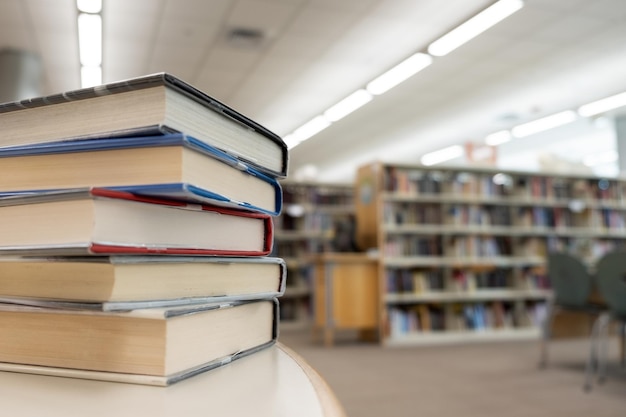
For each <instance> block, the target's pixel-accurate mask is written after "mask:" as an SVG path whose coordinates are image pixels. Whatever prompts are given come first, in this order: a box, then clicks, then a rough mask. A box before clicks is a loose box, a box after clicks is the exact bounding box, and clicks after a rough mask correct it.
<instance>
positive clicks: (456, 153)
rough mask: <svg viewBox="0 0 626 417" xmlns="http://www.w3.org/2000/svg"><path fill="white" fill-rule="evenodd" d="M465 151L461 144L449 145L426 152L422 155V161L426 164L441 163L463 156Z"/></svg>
mask: <svg viewBox="0 0 626 417" xmlns="http://www.w3.org/2000/svg"><path fill="white" fill-rule="evenodd" d="M464 152H465V151H464V149H463V147H462V146H461V145H454V146H449V147H447V148H443V149H440V150H438V151H434V152H430V153H427V154H425V155H424V156H422V158H421V159H420V161H421V162H422V164H423V165H426V166H430V165H435V164H440V163H442V162H446V161H449V160H451V159H454V158H458V157H460V156H463V153H464Z"/></svg>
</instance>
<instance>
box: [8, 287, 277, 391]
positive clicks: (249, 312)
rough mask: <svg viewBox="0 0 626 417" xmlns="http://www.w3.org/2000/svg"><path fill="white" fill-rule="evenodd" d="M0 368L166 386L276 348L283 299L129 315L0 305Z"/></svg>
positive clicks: (147, 311) (178, 308) (139, 312)
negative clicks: (0, 339) (273, 347)
mask: <svg viewBox="0 0 626 417" xmlns="http://www.w3.org/2000/svg"><path fill="white" fill-rule="evenodd" d="M0 333H1V334H2V343H0V363H1V364H0V370H5V371H15V372H26V373H36V374H44V375H57V376H67V377H75V378H85V379H98V380H106V381H118V382H128V383H137V384H149V385H161V386H167V385H170V384H172V383H175V382H178V381H181V380H183V379H186V378H189V377H190V376H193V375H197V374H199V373H201V372H205V371H208V370H210V369H213V368H216V367H218V366H221V365H224V364H226V363H229V362H231V361H232V360H235V359H238V358H240V357H242V356H246V355H249V354H251V353H253V352H256V351H258V350H260V349H263V348H265V347H267V346H270V345H272V344H273V343H275V341H276V338H277V336H278V301H277V300H275V299H274V300H258V301H248V302H232V303H220V304H205V305H195V306H187V307H176V308H165V309H140V310H132V311H128V312H94V311H88V310H70V309H54V308H39V307H32V306H22V305H14V304H0Z"/></svg>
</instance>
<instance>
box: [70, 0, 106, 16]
mask: <svg viewBox="0 0 626 417" xmlns="http://www.w3.org/2000/svg"><path fill="white" fill-rule="evenodd" d="M76 7H77V8H78V10H79V11H81V12H83V13H100V12H101V11H102V0H76Z"/></svg>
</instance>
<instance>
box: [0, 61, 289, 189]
mask: <svg viewBox="0 0 626 417" xmlns="http://www.w3.org/2000/svg"><path fill="white" fill-rule="evenodd" d="M0 126H2V137H1V138H0V146H11V145H24V144H32V143H40V142H51V141H58V140H71V139H73V138H78V137H85V136H90V137H94V138H105V137H118V136H130V135H141V136H145V135H146V134H155V133H173V132H179V133H186V134H189V135H191V136H193V137H195V138H197V139H199V140H201V141H203V142H206V143H207V144H209V145H211V146H215V147H216V148H219V149H221V150H223V151H225V152H227V153H229V154H231V155H233V156H234V157H237V158H238V159H240V160H242V161H245V162H247V163H250V164H253V165H255V166H256V167H257V168H259V169H261V170H263V171H264V172H266V173H269V174H271V175H274V176H279V177H285V176H286V175H287V162H288V151H287V145H286V144H285V142H284V141H283V140H282V139H281V138H280V137H279V136H278V135H276V134H275V133H273V132H271V131H269V130H268V129H267V128H265V127H263V126H261V125H260V124H258V123H256V122H255V121H253V120H251V119H249V118H248V117H246V116H244V115H243V114H241V113H239V112H237V111H236V110H234V109H232V108H230V107H228V106H227V105H225V104H223V103H221V102H219V101H218V100H216V99H214V98H212V97H210V96H209V95H207V94H206V93H204V92H202V91H200V90H198V89H197V88H195V87H193V86H191V85H190V84H188V83H186V82H184V81H183V80H181V79H179V78H177V77H175V76H173V75H171V74H167V73H158V74H151V75H146V76H142V77H137V78H132V79H128V80H123V81H117V82H112V83H108V84H105V85H101V86H97V87H89V88H83V89H79V90H73V91H66V92H63V93H60V94H55V95H50V96H46V97H37V98H31V99H27V100H22V101H17V102H10V103H3V104H0Z"/></svg>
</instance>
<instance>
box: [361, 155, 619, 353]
mask: <svg viewBox="0 0 626 417" xmlns="http://www.w3.org/2000/svg"><path fill="white" fill-rule="evenodd" d="M355 202H356V220H357V242H358V244H359V246H360V247H362V248H372V249H373V250H376V251H377V253H378V257H379V265H380V266H379V288H380V291H381V294H382V295H381V297H380V300H381V301H380V303H381V305H380V309H379V310H380V319H379V332H380V334H381V340H382V342H383V344H386V345H393V346H403V345H419V344H438V343H441V344H445V343H462V342H470V341H495V340H518V339H527V338H538V337H539V336H540V329H539V324H540V322H541V318H542V316H543V315H544V314H545V306H546V300H548V298H549V297H551V290H550V289H549V284H548V282H547V278H546V268H545V266H546V260H545V259H546V256H545V255H546V254H547V253H548V251H551V250H567V251H569V252H572V253H574V254H576V255H578V256H580V257H581V258H582V259H584V260H585V261H586V262H589V263H593V261H594V260H595V259H597V258H598V257H599V256H601V255H602V254H604V253H606V251H608V250H611V249H614V248H617V247H623V246H624V244H625V242H626V181H624V180H616V179H603V178H595V177H582V176H560V175H553V174H549V175H548V174H539V173H524V172H503V171H501V170H495V169H468V168H440V167H437V168H434V167H425V166H420V165H401V164H384V163H372V164H368V165H364V166H362V167H360V168H359V170H358V172H357V180H356V184H355Z"/></svg>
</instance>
